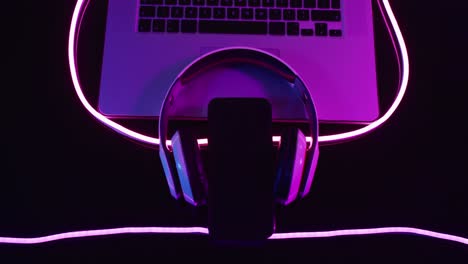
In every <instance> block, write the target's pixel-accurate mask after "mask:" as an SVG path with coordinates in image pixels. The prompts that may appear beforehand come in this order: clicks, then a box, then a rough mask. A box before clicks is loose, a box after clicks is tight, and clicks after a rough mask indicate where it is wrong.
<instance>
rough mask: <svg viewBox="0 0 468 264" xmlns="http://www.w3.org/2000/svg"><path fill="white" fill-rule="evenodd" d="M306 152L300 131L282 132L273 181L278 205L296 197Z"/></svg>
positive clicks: (296, 129)
mask: <svg viewBox="0 0 468 264" xmlns="http://www.w3.org/2000/svg"><path fill="white" fill-rule="evenodd" d="M306 150H307V142H306V138H305V136H304V134H303V133H302V132H301V130H300V129H298V128H293V127H289V128H286V129H285V130H284V131H283V133H282V134H281V141H280V146H279V151H278V168H277V173H276V181H275V199H276V200H277V202H279V203H280V204H283V205H287V204H290V203H291V202H292V201H294V200H295V199H296V198H297V196H298V193H299V187H300V185H301V181H302V177H303V176H302V174H303V171H304V163H305V158H306Z"/></svg>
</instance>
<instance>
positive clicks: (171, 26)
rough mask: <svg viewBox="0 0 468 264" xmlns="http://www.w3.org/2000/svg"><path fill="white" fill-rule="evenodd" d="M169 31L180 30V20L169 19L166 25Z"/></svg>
mask: <svg viewBox="0 0 468 264" xmlns="http://www.w3.org/2000/svg"><path fill="white" fill-rule="evenodd" d="M166 30H167V32H171V33H174V32H179V20H174V19H169V20H167V26H166Z"/></svg>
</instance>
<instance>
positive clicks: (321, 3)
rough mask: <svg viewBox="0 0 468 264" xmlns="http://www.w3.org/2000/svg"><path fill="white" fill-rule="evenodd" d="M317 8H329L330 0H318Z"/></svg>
mask: <svg viewBox="0 0 468 264" xmlns="http://www.w3.org/2000/svg"><path fill="white" fill-rule="evenodd" d="M318 7H319V8H330V0H318Z"/></svg>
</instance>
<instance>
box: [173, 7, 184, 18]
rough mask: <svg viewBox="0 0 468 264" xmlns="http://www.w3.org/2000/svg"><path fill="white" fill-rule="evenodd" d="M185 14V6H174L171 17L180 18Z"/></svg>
mask: <svg viewBox="0 0 468 264" xmlns="http://www.w3.org/2000/svg"><path fill="white" fill-rule="evenodd" d="M183 16H184V8H183V7H178V6H173V7H171V17H176V18H180V17H183Z"/></svg>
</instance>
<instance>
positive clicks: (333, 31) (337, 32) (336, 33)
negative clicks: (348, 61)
mask: <svg viewBox="0 0 468 264" xmlns="http://www.w3.org/2000/svg"><path fill="white" fill-rule="evenodd" d="M329 34H330V36H332V37H341V36H342V35H343V33H342V31H341V29H331V30H330V32H329Z"/></svg>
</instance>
